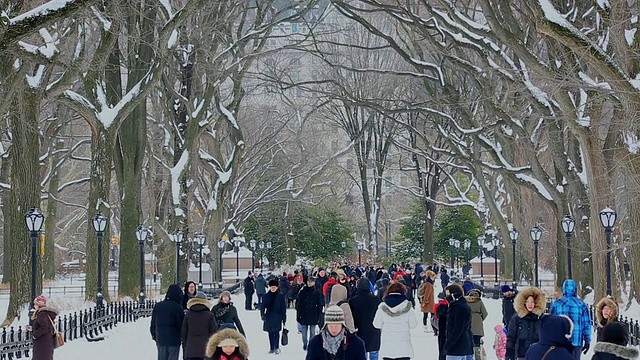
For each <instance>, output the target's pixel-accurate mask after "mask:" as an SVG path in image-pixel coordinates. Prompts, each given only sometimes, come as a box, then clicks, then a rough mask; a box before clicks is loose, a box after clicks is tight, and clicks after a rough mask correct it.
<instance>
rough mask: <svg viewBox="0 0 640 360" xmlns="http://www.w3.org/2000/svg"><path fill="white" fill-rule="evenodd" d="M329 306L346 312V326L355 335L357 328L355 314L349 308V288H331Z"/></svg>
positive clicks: (335, 286) (340, 286)
mask: <svg viewBox="0 0 640 360" xmlns="http://www.w3.org/2000/svg"><path fill="white" fill-rule="evenodd" d="M329 305H337V306H339V307H340V308H341V309H342V311H343V312H344V321H345V326H346V327H347V329H348V330H349V331H350V332H352V333H355V332H356V327H355V325H354V324H353V314H352V313H351V308H350V307H349V300H348V292H347V288H346V287H344V286H342V285H340V284H335V285H333V286H332V288H331V298H330V300H329Z"/></svg>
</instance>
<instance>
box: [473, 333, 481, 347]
mask: <svg viewBox="0 0 640 360" xmlns="http://www.w3.org/2000/svg"><path fill="white" fill-rule="evenodd" d="M480 339H482V336H480V335H473V346H474V347H478V346H480Z"/></svg>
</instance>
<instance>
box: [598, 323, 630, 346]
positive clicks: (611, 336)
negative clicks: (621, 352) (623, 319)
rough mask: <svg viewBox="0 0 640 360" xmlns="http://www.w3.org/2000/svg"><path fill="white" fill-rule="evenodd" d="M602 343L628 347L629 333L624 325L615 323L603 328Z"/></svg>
mask: <svg viewBox="0 0 640 360" xmlns="http://www.w3.org/2000/svg"><path fill="white" fill-rule="evenodd" d="M602 341H604V342H608V343H612V344H617V345H622V346H627V344H628V343H629V333H628V332H627V329H626V328H625V326H624V325H623V324H622V323H620V322H617V321H614V322H612V323H609V324H607V325H605V327H604V328H602Z"/></svg>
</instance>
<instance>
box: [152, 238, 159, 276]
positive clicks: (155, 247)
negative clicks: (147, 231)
mask: <svg viewBox="0 0 640 360" xmlns="http://www.w3.org/2000/svg"><path fill="white" fill-rule="evenodd" d="M151 250H152V251H153V252H152V254H153V255H152V258H153V282H154V283H155V282H156V281H157V279H158V258H157V257H156V253H157V252H158V245H155V244H154V245H152V246H151Z"/></svg>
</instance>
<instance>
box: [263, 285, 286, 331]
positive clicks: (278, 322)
mask: <svg viewBox="0 0 640 360" xmlns="http://www.w3.org/2000/svg"><path fill="white" fill-rule="evenodd" d="M262 309H263V320H264V323H263V325H262V330H263V331H267V332H274V331H280V330H282V325H283V324H284V323H286V322H287V302H286V301H285V298H284V295H283V294H281V293H279V292H272V291H269V292H268V293H266V294H264V297H263V298H262Z"/></svg>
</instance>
